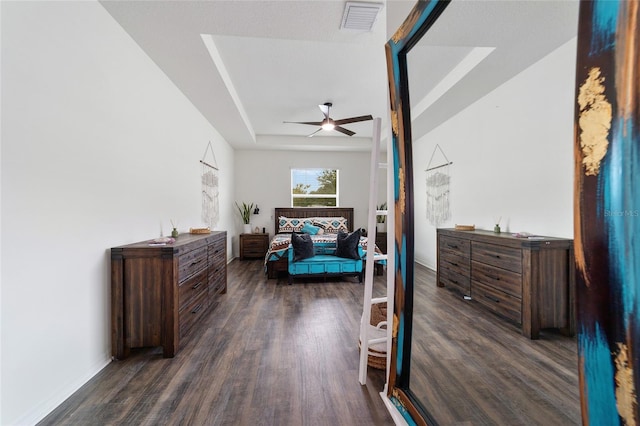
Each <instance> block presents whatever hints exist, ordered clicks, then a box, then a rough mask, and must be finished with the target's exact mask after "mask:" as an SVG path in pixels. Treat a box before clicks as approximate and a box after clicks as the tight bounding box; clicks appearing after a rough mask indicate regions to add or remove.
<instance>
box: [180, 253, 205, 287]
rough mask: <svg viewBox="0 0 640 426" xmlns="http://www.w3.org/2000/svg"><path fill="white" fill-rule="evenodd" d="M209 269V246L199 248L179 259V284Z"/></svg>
mask: <svg viewBox="0 0 640 426" xmlns="http://www.w3.org/2000/svg"><path fill="white" fill-rule="evenodd" d="M206 267H207V246H203V247H199V248H197V249H194V250H191V251H189V252H187V253H184V254H182V255H180V257H179V258H178V282H182V281H184V280H185V279H187V278H188V277H189V276H191V275H193V274H195V273H197V272H199V271H201V270H203V269H205V268H206Z"/></svg>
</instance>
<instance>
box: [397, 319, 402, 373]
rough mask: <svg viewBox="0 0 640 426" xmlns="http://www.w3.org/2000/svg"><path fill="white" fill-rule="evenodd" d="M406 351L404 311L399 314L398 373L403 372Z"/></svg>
mask: <svg viewBox="0 0 640 426" xmlns="http://www.w3.org/2000/svg"><path fill="white" fill-rule="evenodd" d="M403 351H404V312H401V313H400V315H398V351H397V352H398V356H396V374H397V375H398V376H399V375H400V374H401V373H402V354H403Z"/></svg>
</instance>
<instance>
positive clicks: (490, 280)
mask: <svg viewBox="0 0 640 426" xmlns="http://www.w3.org/2000/svg"><path fill="white" fill-rule="evenodd" d="M471 280H472V281H474V282H476V281H477V282H480V283H482V284H486V285H489V286H491V287H493V288H495V289H497V290H500V291H503V292H505V293H508V294H510V295H512V296H515V297H518V298H521V297H522V275H520V274H517V273H515V272H512V271H508V270H506V269H502V268H497V267H495V266H491V265H487V264H486V263H479V262H471Z"/></svg>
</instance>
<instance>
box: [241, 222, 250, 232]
mask: <svg viewBox="0 0 640 426" xmlns="http://www.w3.org/2000/svg"><path fill="white" fill-rule="evenodd" d="M242 226H243V228H242V232H244V233H245V234H250V233H251V224H250V223H245V224H244V225H242Z"/></svg>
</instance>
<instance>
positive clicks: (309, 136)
mask: <svg viewBox="0 0 640 426" xmlns="http://www.w3.org/2000/svg"><path fill="white" fill-rule="evenodd" d="M320 130H322V127H320V128H319V129H318V130H316V131H315V132H313V133H311V134H310V135H307V137H308V138H312V137H313V135H315V134H316V133H318V132H319V131H320Z"/></svg>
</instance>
